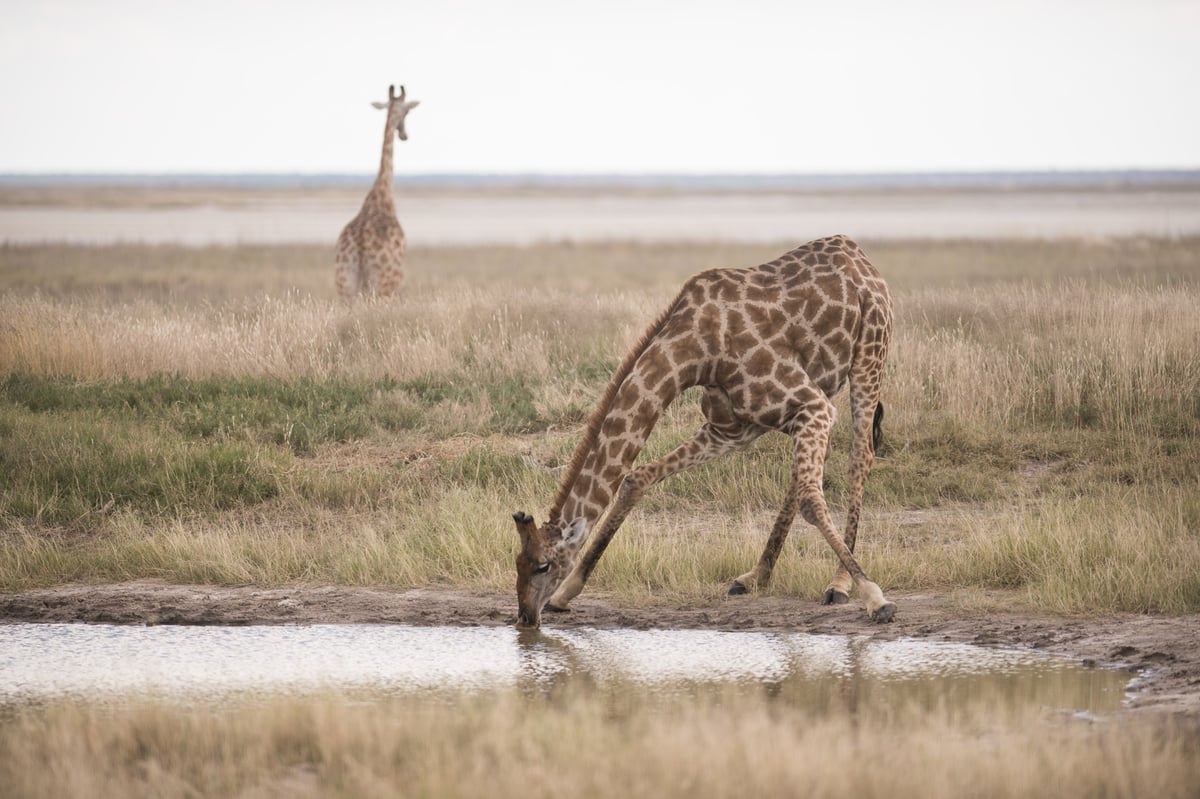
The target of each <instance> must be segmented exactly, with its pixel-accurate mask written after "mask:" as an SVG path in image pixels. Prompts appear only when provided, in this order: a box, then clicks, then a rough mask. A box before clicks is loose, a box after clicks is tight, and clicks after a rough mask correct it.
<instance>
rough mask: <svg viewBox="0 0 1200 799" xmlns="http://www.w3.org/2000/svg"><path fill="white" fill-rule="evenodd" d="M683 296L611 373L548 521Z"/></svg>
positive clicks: (558, 511)
mask: <svg viewBox="0 0 1200 799" xmlns="http://www.w3.org/2000/svg"><path fill="white" fill-rule="evenodd" d="M682 296H683V291H680V292H679V294H677V295H675V299H674V300H672V301H671V304H670V305H668V306H667V307H666V308H665V309H664V310H663V311H662V312H661V313H659V315H658V318H657V319H655V320H654V321H653V322H651V323H650V325H649V327H647V328H646V329H645V330H644V331H643V332H642V335H641V338H639V339H638V341H637V344H635V345H634V346H633V348H632V349H630V350H629V353H628V354H626V356H625V359H624V360H623V361H621V365H620V366H618V367H617V371H616V372H615V373H613V376H612V379H611V380H609V381H608V386H607V387H605V389H604V395H603V396H602V397H601V398H600V402H599V403H598V404H597V405H596V409H595V410H594V411H592V415H591V416H590V417H588V421H587V426H586V427H585V428H584V432H583V438H581V439H580V440H579V444H578V445H576V447H575V453H574V454H573V455H572V456H571V463H570V465H568V466H567V471H566V474H565V475H564V476H563V480H562V483H560V484H559V486H558V493H557V494H556V495H555V497H554V505H553V507H551V508H550V521H551V522H556V521H558V520H559V514H561V513H562V509H563V505H565V504H566V502H567V498H568V497H569V496H570V495H571V486H573V485H574V484H575V481H576V480H577V479H578V478H579V473H580V472H581V471H582V470H583V464H584V461H586V460H587V457H588V455H589V454H591V452H592V449H593V447H595V445H596V439H597V437H598V436H599V435H600V427H601V425H603V424H604V420H605V419H606V418H608V413H609V411H611V410H612V405H613V401H614V400H615V399H616V397H617V391H618V390H619V389H620V388H621V384H622V383H624V382H625V378H627V377H629V373H630V372H632V371H633V365H634V364H635V363H637V359H638V358H640V357H641V355H642V353H643V352H645V351H646V347H648V346H650V342H651V341H653V340H654V337H655V336H657V335H658V334H659V332H660V331H661V330H662V328H663V325H665V324H666V323H667V320H668V319H669V318H671V314H672V313H674V311H675V306H677V305H678V304H679V298H680V297H682Z"/></svg>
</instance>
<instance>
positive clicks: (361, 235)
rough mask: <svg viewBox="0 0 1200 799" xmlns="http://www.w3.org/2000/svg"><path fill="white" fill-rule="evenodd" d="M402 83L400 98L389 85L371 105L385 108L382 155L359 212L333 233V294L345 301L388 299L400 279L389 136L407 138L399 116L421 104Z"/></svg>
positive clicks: (399, 236)
mask: <svg viewBox="0 0 1200 799" xmlns="http://www.w3.org/2000/svg"><path fill="white" fill-rule="evenodd" d="M404 98H405V91H404V87H403V86H401V87H400V94H399V96H397V95H396V87H395V86H394V85H392V86H388V101H387V102H386V103H371V105H373V106H375V107H376V108H379V109H385V108H386V109H387V123H386V124H385V125H384V129H383V156H382V158H381V159H380V162H379V175H378V176H377V177H376V178H375V185H373V186H372V187H371V190H370V191H369V192H367V197H366V199H365V200H363V204H362V208H361V209H360V210H359V212H358V216H356V217H354V218H353V219H351V220H350V221H349V222H348V223H347V224H346V227H344V228H342V233H341V235H339V236H338V240H337V249H336V250H335V255H334V258H335V261H336V263H337V269H336V270H335V272H334V279H335V282H336V283H337V290H338V294H339V295H341V296H342V298H343V299H350V298H352V297H354V296H355V295H356V294H366V295H377V296H380V297H390V296H392V295H393V294H395V293H396V290H397V289H398V288H399V287H400V281H401V280H402V279H403V278H404V247H405V242H404V229H403V228H402V227H400V222H399V221H398V220H397V219H396V201H395V199H394V198H393V196H392V144H393V140H392V135H393V132H395V135H397V136H399V137H400V140H401V141H407V140H408V133H407V132H406V131H405V130H404V118H405V117H406V116H408V112H409V111H411V110H413V109H414V108H416V107H417V106H418V105H419V104H420V100H413V101H412V102H407V101H406V100H405V99H404Z"/></svg>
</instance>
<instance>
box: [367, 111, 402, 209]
mask: <svg viewBox="0 0 1200 799" xmlns="http://www.w3.org/2000/svg"><path fill="white" fill-rule="evenodd" d="M395 113H396V112H395V106H394V105H393V106H392V107H391V108H389V109H388V114H387V122H386V124H385V125H384V128H383V155H381V156H380V158H379V175H378V176H376V178H375V185H374V186H372V187H371V194H372V196H373V197H374V199H375V200H376V201H377V202H381V203H384V204H387V205H392V204H394V201H393V198H392V185H393V180H394V178H393V172H392V149H393V147H394V146H395V143H396V118H395V116H394V114H395Z"/></svg>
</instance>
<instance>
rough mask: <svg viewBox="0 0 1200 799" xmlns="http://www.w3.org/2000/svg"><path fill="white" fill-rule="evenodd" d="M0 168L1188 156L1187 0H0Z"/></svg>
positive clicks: (1060, 165) (1097, 162) (549, 165)
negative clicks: (389, 106) (399, 127)
mask: <svg viewBox="0 0 1200 799" xmlns="http://www.w3.org/2000/svg"><path fill="white" fill-rule="evenodd" d="M0 11H2V13H3V16H2V20H3V22H2V23H0V97H2V100H3V102H2V103H0V172H209V173H213V172H301V173H322V172H351V173H367V172H374V170H375V169H376V168H377V167H378V161H379V146H380V143H381V141H382V136H383V114H382V112H380V111H376V110H374V109H372V108H371V107H370V102H371V101H372V100H382V99H384V98H385V97H386V94H387V86H388V84H389V83H397V84H399V83H404V84H405V85H406V86H407V87H408V92H409V98H410V99H418V100H420V101H421V103H422V104H421V106H420V107H419V108H417V109H415V110H414V111H413V112H412V113H411V114H410V115H409V118H408V123H407V127H408V133H409V140H408V141H407V142H397V158H396V171H397V173H398V174H404V173H410V174H411V173H431V172H499V173H511V172H539V173H563V172H587V173H593V172H598V173H612V172H616V173H637V172H684V173H728V172H735V173H741V172H751V173H779V172H802V173H807V172H817V173H822V172H823V173H829V172H878V171H884V172H911V171H931V170H932V171H957V170H1010V169H1021V170H1042V169H1114V168H1116V169H1126V168H1173V167H1185V168H1196V167H1200V0H1123V1H1116V0H1091V1H1089V0H1004V1H1003V2H962V1H957V0H849V1H847V2H842V1H840V0H823V2H808V1H807V0H794V1H793V2H775V1H772V0H738V2H721V3H714V2H705V1H704V0H695V1H694V2H653V0H640V1H638V0H635V1H634V2H625V1H624V0H616V1H611V2H586V3H573V2H567V0H558V1H557V2H556V1H555V0H507V1H506V0H430V1H429V2H412V1H411V0H383V1H380V2H375V1H374V0H338V1H337V2H328V3H322V2H310V0H262V1H261V2H255V0H199V1H197V0H183V1H182V2H181V1H178V0H0Z"/></svg>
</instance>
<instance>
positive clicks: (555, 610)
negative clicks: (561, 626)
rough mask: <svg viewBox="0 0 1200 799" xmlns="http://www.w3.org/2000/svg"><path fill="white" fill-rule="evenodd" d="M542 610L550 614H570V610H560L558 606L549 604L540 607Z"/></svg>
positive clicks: (564, 608)
mask: <svg viewBox="0 0 1200 799" xmlns="http://www.w3.org/2000/svg"><path fill="white" fill-rule="evenodd" d="M542 610H548V611H550V612H551V613H570V612H571V609H570V608H566V607H563V608H560V607H559V606H558V605H551V604H550V603H549V602H547V603H546V604H545V605H543V606H542Z"/></svg>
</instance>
